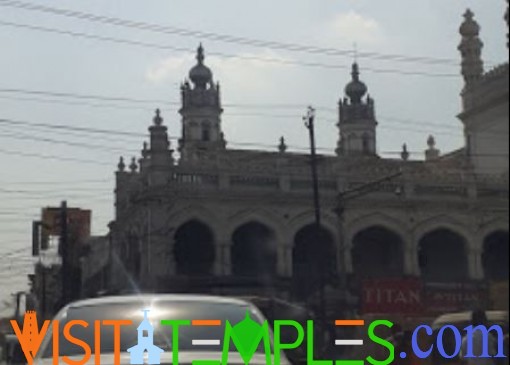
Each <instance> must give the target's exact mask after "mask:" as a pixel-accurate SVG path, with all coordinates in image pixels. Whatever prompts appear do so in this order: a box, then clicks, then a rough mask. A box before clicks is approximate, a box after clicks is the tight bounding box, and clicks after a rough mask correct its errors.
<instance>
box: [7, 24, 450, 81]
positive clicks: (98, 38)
mask: <svg viewBox="0 0 510 365" xmlns="http://www.w3.org/2000/svg"><path fill="white" fill-rule="evenodd" d="M0 25H2V26H9V27H17V28H24V29H29V30H36V31H42V32H47V33H54V34H60V35H68V36H72V37H79V38H86V39H92V40H96V41H104V42H113V43H120V44H127V45H134V46H142V47H146V48H157V49H171V50H173V51H179V52H189V50H188V49H186V48H179V47H174V46H163V45H156V44H152V43H145V42H140V41H133V40H130V39H122V38H113V37H105V36H96V35H91V34H87V33H82V32H74V31H67V30H62V29H55V28H46V27H41V26H34V25H28V24H20V23H13V22H5V21H0ZM208 54H209V55H212V56H217V57H223V58H234V59H242V60H248V61H260V62H267V63H277V64H284V65H296V66H306V67H318V68H324V69H342V70H345V69H349V68H350V66H347V65H337V64H325V63H319V62H303V61H294V60H286V59H281V58H267V57H258V56H242V55H235V54H228V53H224V52H208ZM363 70H364V71H368V72H373V73H382V74H397V75H405V76H426V77H441V78H460V73H459V74H457V73H432V72H425V71H404V70H401V69H381V68H370V67H364V68H363Z"/></svg>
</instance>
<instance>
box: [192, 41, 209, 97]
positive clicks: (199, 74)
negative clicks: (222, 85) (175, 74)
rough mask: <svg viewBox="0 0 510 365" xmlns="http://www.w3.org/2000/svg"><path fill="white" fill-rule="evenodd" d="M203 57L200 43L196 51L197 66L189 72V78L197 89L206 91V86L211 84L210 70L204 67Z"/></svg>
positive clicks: (202, 48)
mask: <svg viewBox="0 0 510 365" xmlns="http://www.w3.org/2000/svg"><path fill="white" fill-rule="evenodd" d="M204 60H205V55H204V47H203V46H202V43H200V45H199V46H198V50H197V64H196V65H195V66H194V67H193V68H192V69H191V70H190V72H189V78H190V80H191V81H192V82H193V84H194V85H195V87H197V88H198V89H207V85H211V84H212V82H213V75H212V72H211V70H210V69H209V68H208V67H207V66H206V65H204Z"/></svg>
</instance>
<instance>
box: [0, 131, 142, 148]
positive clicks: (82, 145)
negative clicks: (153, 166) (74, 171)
mask: <svg viewBox="0 0 510 365" xmlns="http://www.w3.org/2000/svg"><path fill="white" fill-rule="evenodd" d="M0 137H4V138H12V139H17V140H22V141H24V140H28V141H37V142H46V143H51V144H61V145H65V146H70V147H80V148H86V149H90V148H93V149H94V150H96V151H98V150H99V151H103V152H119V153H131V152H132V150H130V149H127V148H124V149H121V148H115V147H108V146H102V145H97V144H90V143H80V142H70V141H62V140H57V139H52V138H45V137H34V136H32V135H28V134H20V133H16V134H12V133H11V134H9V133H0Z"/></svg>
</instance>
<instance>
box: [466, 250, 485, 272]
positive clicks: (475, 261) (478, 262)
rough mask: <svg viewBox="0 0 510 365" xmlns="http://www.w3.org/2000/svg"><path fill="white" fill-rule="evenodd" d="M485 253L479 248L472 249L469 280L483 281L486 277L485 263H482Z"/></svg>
mask: <svg viewBox="0 0 510 365" xmlns="http://www.w3.org/2000/svg"><path fill="white" fill-rule="evenodd" d="M482 253H483V251H482V250H481V249H479V248H474V249H473V248H471V249H470V250H469V253H468V270H469V278H470V279H472V280H482V279H483V277H484V273H483V263H482Z"/></svg>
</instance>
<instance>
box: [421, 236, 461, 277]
mask: <svg viewBox="0 0 510 365" xmlns="http://www.w3.org/2000/svg"><path fill="white" fill-rule="evenodd" d="M466 248H467V244H466V241H465V239H464V238H463V237H462V236H461V235H459V234H458V233H456V232H453V231H451V230H449V229H443V228H441V229H437V230H435V231H432V232H430V233H427V234H426V235H425V236H423V238H422V239H421V240H420V242H419V247H418V254H419V262H420V270H421V275H422V277H423V279H424V280H425V281H429V282H456V281H464V280H466V279H468V263H467V253H466Z"/></svg>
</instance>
